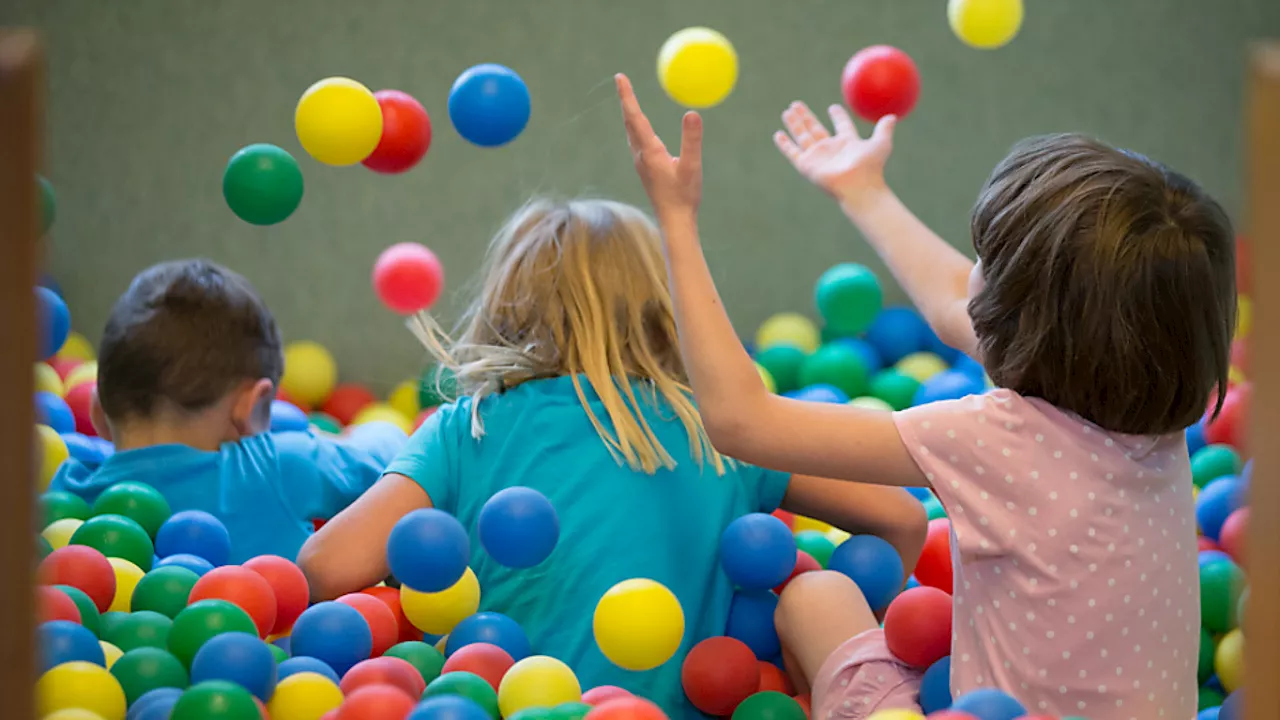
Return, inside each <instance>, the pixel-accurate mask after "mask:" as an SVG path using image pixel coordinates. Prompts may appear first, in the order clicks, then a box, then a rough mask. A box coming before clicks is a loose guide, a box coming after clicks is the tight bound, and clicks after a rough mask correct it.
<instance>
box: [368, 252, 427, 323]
mask: <svg viewBox="0 0 1280 720" xmlns="http://www.w3.org/2000/svg"><path fill="white" fill-rule="evenodd" d="M442 289H444V268H443V267H442V266H441V265H440V259H439V258H437V257H436V255H435V253H433V252H431V251H430V250H428V249H427V248H426V247H424V246H422V245H419V244H418V243H399V244H397V245H392V246H391V247H389V248H387V249H386V250H383V251H382V254H381V255H379V256H378V261H377V262H376V263H374V265H373V290H374V292H376V293H377V294H378V298H379V299H380V300H382V304H383V305H386V306H387V307H388V308H390V309H391V310H393V311H395V312H398V313H400V314H402V315H410V314H412V313H416V312H418V311H419V310H426V309H428V308H430V307H431V306H432V305H433V304H435V301H436V298H438V297H440V291H441V290H442Z"/></svg>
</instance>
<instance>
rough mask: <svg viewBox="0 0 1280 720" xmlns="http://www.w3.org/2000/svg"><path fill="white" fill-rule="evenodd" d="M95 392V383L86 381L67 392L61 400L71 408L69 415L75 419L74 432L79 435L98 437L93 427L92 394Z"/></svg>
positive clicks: (96, 384)
mask: <svg viewBox="0 0 1280 720" xmlns="http://www.w3.org/2000/svg"><path fill="white" fill-rule="evenodd" d="M97 390H98V383H97V381H94V380H86V381H84V382H82V383H80V384H79V385H76V386H75V387H73V388H71V389H70V390H67V394H66V396H65V397H64V398H63V400H65V401H66V402H67V407H69V408H71V415H72V416H74V417H75V419H76V432H78V433H80V434H81V435H88V436H89V437H97V436H98V430H97V429H96V428H94V427H93V394H94V393H95V392H97Z"/></svg>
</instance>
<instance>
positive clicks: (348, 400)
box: [323, 383, 378, 425]
mask: <svg viewBox="0 0 1280 720" xmlns="http://www.w3.org/2000/svg"><path fill="white" fill-rule="evenodd" d="M377 401H378V397H377V396H376V395H374V394H373V392H372V391H370V390H369V389H368V388H366V387H364V386H363V385H356V384H354V383H343V384H341V385H338V386H337V387H335V388H333V391H332V392H331V393H330V394H329V397H328V399H327V400H326V401H325V403H324V407H323V410H324V412H325V413H327V414H329V415H332V416H333V417H334V419H336V420H337V421H338V422H340V423H342V424H343V425H350V424H351V421H352V420H354V419H355V417H356V415H357V414H358V413H359V412H360V411H361V410H363V409H364V408H365V407H367V406H369V405H372V404H374V403H376V402H377Z"/></svg>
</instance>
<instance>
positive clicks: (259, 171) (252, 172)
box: [222, 143, 304, 225]
mask: <svg viewBox="0 0 1280 720" xmlns="http://www.w3.org/2000/svg"><path fill="white" fill-rule="evenodd" d="M303 186H304V183H303V180H302V170H300V169H299V168H298V161H297V160H295V159H294V158H293V156H292V155H290V154H289V153H288V151H286V150H284V149H282V148H280V147H277V146H275V145H271V144H269V143H255V144H253V145H246V146H245V147H243V148H240V149H239V150H237V151H236V153H235V154H234V155H232V156H231V159H230V160H228V161H227V167H226V169H225V170H223V172H222V197H223V199H225V200H226V201H227V207H229V208H231V212H233V213H235V214H236V217H239V218H240V219H241V220H244V221H245V222H247V223H251V224H253V225H274V224H276V223H278V222H282V221H284V220H285V219H286V218H288V217H289V216H290V215H292V214H293V211H294V210H297V209H298V205H300V204H301V203H302V194H303Z"/></svg>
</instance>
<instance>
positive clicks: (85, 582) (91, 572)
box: [37, 545, 116, 612]
mask: <svg viewBox="0 0 1280 720" xmlns="http://www.w3.org/2000/svg"><path fill="white" fill-rule="evenodd" d="M37 574H38V576H39V578H40V582H41V583H42V584H45V585H70V586H72V587H75V588H79V589H80V590H82V591H84V593H85V594H87V595H88V596H89V597H90V598H92V599H93V604H94V605H96V606H97V608H98V611H99V612H106V610H107V608H109V607H111V601H112V600H113V599H114V598H115V595H116V576H115V572H114V571H113V570H112V568H111V563H110V562H108V560H107V558H106V557H105V556H104V555H103V554H102V553H101V552H99V551H98V550H96V549H94V548H91V547H88V546H86V545H67V546H65V547H62V548H59V549H57V550H54V551H53V552H52V553H50V554H49V556H48V557H46V558H45V559H44V560H43V561H41V563H40V568H39V570H38V571H37Z"/></svg>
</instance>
